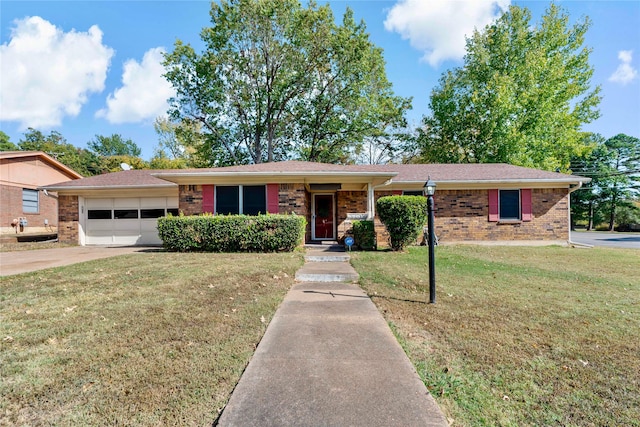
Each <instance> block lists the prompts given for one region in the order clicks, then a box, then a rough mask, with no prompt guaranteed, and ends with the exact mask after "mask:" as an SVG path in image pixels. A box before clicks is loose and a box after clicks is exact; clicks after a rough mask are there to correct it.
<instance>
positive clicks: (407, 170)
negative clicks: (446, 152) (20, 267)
mask: <svg viewBox="0 0 640 427" xmlns="http://www.w3.org/2000/svg"><path fill="white" fill-rule="evenodd" d="M429 176H430V177H431V179H432V180H434V181H435V182H436V183H437V191H436V194H435V228H436V233H437V235H438V238H439V240H440V242H442V243H448V242H473V241H487V240H490V241H514V240H517V241H522V242H526V241H546V242H549V243H566V242H567V241H568V240H569V194H570V193H571V191H573V190H575V189H577V188H579V187H580V186H581V185H582V184H583V183H584V182H588V181H589V178H583V177H579V176H573V175H566V174H561V173H555V172H546V171H541V170H536V169H529V168H523V167H518V166H511V165H506V164H410V165H334V164H323V163H310V162H301V161H286V162H277V163H262V164H254V165H245V166H231V167H221V168H212V169H179V170H130V171H122V172H116V173H110V174H106V175H100V176H94V177H90V178H84V179H81V180H75V181H68V182H63V183H60V184H54V185H49V186H47V187H45V188H46V189H48V190H49V191H57V192H58V194H59V201H60V203H59V224H60V228H59V238H60V240H61V241H63V242H71V243H79V244H81V245H92V244H139V245H146V244H158V243H160V240H159V238H158V235H157V231H156V223H157V218H159V217H161V216H164V215H165V214H167V213H172V214H174V215H175V214H178V213H179V212H181V213H183V214H184V215H199V214H202V213H205V212H210V213H213V214H237V213H244V214H248V215H253V214H257V213H259V212H262V213H264V212H269V213H281V214H288V213H292V212H294V213H296V214H298V215H303V216H304V217H305V218H307V222H308V226H307V230H306V235H305V240H306V241H307V242H311V241H317V240H339V239H340V238H341V237H343V236H344V235H345V233H346V232H347V231H348V230H349V229H350V228H351V222H352V221H353V220H355V219H366V218H369V219H370V218H375V219H376V232H377V234H378V242H379V243H380V244H383V245H384V243H385V242H386V236H385V234H386V232H385V229H384V226H383V225H382V224H381V223H380V221H379V220H377V217H376V214H375V201H376V200H377V199H378V198H379V197H382V196H388V195H395V194H406V195H419V194H421V192H422V187H423V185H424V183H425V181H426V180H427V178H428V177H429Z"/></svg>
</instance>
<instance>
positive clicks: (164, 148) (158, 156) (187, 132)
mask: <svg viewBox="0 0 640 427" xmlns="http://www.w3.org/2000/svg"><path fill="white" fill-rule="evenodd" d="M153 128H154V129H155V131H156V133H157V134H158V146H157V147H156V149H155V152H154V155H153V158H152V159H151V168H152V169H181V168H187V167H194V168H197V167H206V166H207V162H203V161H202V160H201V159H200V154H199V153H200V151H201V150H202V149H203V146H204V139H203V138H202V134H201V133H200V130H201V128H202V126H201V125H200V124H199V123H198V122H195V121H189V120H183V121H181V122H173V121H171V120H170V119H169V118H158V119H156V121H155V122H154V124H153Z"/></svg>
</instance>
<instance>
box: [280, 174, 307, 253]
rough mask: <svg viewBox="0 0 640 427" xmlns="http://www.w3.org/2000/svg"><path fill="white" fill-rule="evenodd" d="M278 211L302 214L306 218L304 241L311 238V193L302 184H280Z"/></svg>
mask: <svg viewBox="0 0 640 427" xmlns="http://www.w3.org/2000/svg"><path fill="white" fill-rule="evenodd" d="M278 213H281V214H290V213H295V214H296V215H301V216H304V217H305V218H306V219H307V228H306V230H305V241H306V242H308V241H309V240H311V195H310V194H309V193H308V192H307V190H306V189H305V187H304V184H280V189H279V192H278Z"/></svg>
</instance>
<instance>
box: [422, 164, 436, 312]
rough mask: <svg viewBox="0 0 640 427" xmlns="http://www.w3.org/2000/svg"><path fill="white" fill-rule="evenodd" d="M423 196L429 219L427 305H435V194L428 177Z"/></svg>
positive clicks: (434, 185)
mask: <svg viewBox="0 0 640 427" xmlns="http://www.w3.org/2000/svg"><path fill="white" fill-rule="evenodd" d="M423 191H424V195H425V196H427V215H428V217H429V225H428V235H427V240H428V241H429V242H428V244H429V303H430V304H435V303H436V260H435V254H434V252H435V251H434V245H435V233H434V229H433V221H434V215H433V195H434V194H435V192H436V183H435V182H434V181H432V180H431V177H430V176H429V177H428V178H427V182H425V183H424V188H423Z"/></svg>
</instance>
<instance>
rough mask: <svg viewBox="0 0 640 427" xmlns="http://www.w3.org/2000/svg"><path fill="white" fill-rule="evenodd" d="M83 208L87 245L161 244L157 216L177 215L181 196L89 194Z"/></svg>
mask: <svg viewBox="0 0 640 427" xmlns="http://www.w3.org/2000/svg"><path fill="white" fill-rule="evenodd" d="M84 208H85V209H84V215H83V219H84V221H83V222H84V237H85V242H84V244H86V245H159V244H162V241H161V240H160V238H159V237H158V230H157V223H158V218H161V217H163V216H165V215H167V214H169V213H170V214H172V215H178V198H177V197H135V198H134V197H131V198H100V199H98V198H86V199H84Z"/></svg>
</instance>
